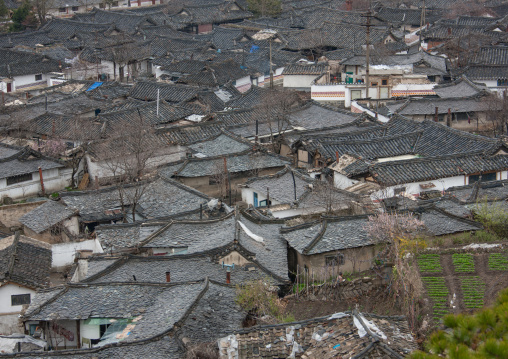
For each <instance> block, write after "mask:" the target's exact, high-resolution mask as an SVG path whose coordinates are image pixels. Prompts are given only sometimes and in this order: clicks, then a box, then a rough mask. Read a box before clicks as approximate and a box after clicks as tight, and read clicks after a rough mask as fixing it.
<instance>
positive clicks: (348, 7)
mask: <svg viewBox="0 0 508 359" xmlns="http://www.w3.org/2000/svg"><path fill="white" fill-rule="evenodd" d="M351 10H353V1H352V0H346V11H351Z"/></svg>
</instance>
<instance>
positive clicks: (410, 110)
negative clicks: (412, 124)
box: [387, 96, 492, 116]
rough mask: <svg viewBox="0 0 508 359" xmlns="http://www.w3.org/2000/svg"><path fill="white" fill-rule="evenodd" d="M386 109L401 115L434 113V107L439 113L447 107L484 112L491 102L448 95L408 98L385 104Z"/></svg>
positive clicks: (453, 111)
mask: <svg viewBox="0 0 508 359" xmlns="http://www.w3.org/2000/svg"><path fill="white" fill-rule="evenodd" d="M387 107H388V109H389V110H390V111H392V112H393V113H398V114H401V115H403V116H411V115H429V116H431V115H432V114H435V112H436V107H437V108H438V113H439V114H444V113H448V109H450V110H451V112H452V113H462V112H467V113H471V112H485V111H488V110H489V109H491V107H492V103H488V102H487V101H485V98H483V97H478V96H475V97H469V98H467V97H456V98H453V97H449V98H439V99H436V98H433V99H431V98H410V99H409V100H407V101H405V102H399V103H396V104H391V105H387Z"/></svg>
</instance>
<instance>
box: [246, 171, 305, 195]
mask: <svg viewBox="0 0 508 359" xmlns="http://www.w3.org/2000/svg"><path fill="white" fill-rule="evenodd" d="M293 176H294V177H293ZM293 178H294V181H295V183H294V184H293ZM313 181H314V180H313V179H312V178H310V177H308V176H305V175H303V174H302V173H300V172H299V171H296V170H294V169H292V168H290V167H289V166H286V167H285V168H284V169H283V170H281V171H279V172H277V173H276V174H273V175H267V176H262V177H254V178H251V179H249V180H248V181H247V183H246V184H245V185H246V186H247V187H248V188H252V189H254V190H256V191H257V192H259V193H266V192H267V191H269V193H270V199H271V200H275V201H277V202H279V203H293V202H294V201H297V200H298V199H300V197H301V196H302V195H303V194H304V193H305V192H306V191H307V190H308V189H309V184H310V183H312V182H313ZM295 191H296V193H295ZM295 197H296V198H295Z"/></svg>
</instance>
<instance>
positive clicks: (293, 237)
mask: <svg viewBox="0 0 508 359" xmlns="http://www.w3.org/2000/svg"><path fill="white" fill-rule="evenodd" d="M367 217H368V216H351V217H339V218H330V219H325V220H323V221H322V222H321V223H316V222H314V223H313V224H312V223H311V224H306V225H300V226H295V227H285V228H282V230H281V233H282V237H283V238H284V239H285V240H287V241H288V243H289V245H290V246H291V247H292V248H294V249H295V250H297V251H298V252H299V253H301V254H304V255H312V254H318V253H326V252H331V251H337V250H342V249H347V248H357V247H364V246H369V245H372V244H374V242H372V241H371V240H370V238H369V236H368V233H367V229H366V228H365V227H366V224H367V222H368V218H367Z"/></svg>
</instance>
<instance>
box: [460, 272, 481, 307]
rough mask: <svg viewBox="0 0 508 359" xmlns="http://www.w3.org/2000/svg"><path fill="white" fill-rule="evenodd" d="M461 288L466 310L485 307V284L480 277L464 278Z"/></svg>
mask: <svg viewBox="0 0 508 359" xmlns="http://www.w3.org/2000/svg"><path fill="white" fill-rule="evenodd" d="M460 287H461V289H462V295H463V296H464V305H465V307H466V308H481V307H483V296H484V295H485V283H483V282H482V280H481V279H480V277H476V276H475V277H462V278H460Z"/></svg>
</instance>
